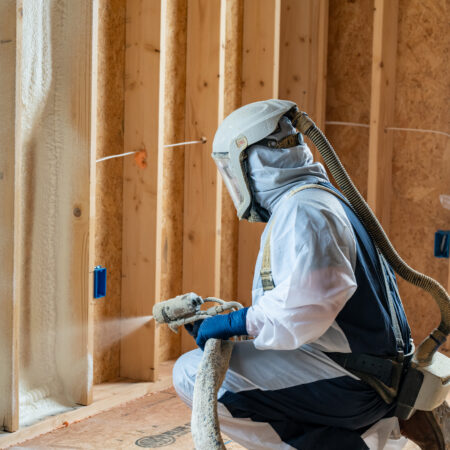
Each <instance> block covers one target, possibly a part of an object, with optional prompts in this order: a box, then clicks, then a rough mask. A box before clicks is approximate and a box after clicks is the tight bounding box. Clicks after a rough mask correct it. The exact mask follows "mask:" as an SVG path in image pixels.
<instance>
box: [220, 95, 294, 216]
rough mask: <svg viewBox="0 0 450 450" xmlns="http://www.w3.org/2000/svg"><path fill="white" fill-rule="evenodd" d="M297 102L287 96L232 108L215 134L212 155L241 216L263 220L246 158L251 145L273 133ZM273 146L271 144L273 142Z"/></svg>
mask: <svg viewBox="0 0 450 450" xmlns="http://www.w3.org/2000/svg"><path fill="white" fill-rule="evenodd" d="M291 110H293V111H297V105H296V104H295V103H294V102H290V101H288V100H275V99H272V100H264V101H261V102H255V103H250V104H248V105H245V106H242V107H241V108H239V109H237V110H236V111H233V112H232V113H231V114H230V115H229V116H228V117H227V118H226V119H225V120H224V121H223V122H222V124H221V125H220V126H219V128H218V130H217V132H216V135H215V136H214V142H213V152H212V157H213V159H214V161H215V163H216V164H217V167H218V168H219V171H220V173H221V175H222V178H223V180H224V182H225V185H226V187H227V189H228V192H229V193H230V195H231V198H232V200H233V203H234V206H235V207H236V210H237V215H238V217H239V219H248V220H249V221H250V222H256V221H261V217H260V216H259V214H258V212H257V211H256V209H255V208H254V205H253V204H252V193H251V189H250V185H249V182H248V177H247V171H246V169H245V160H246V158H247V152H246V151H245V150H246V149H247V148H248V147H249V146H250V145H253V144H255V143H257V142H259V141H261V140H262V139H264V138H266V137H267V136H269V135H270V134H272V133H273V132H274V131H275V130H276V128H277V126H278V122H279V120H280V118H281V117H282V116H283V115H285V114H286V113H288V112H290V111H291ZM271 146H272V145H271Z"/></svg>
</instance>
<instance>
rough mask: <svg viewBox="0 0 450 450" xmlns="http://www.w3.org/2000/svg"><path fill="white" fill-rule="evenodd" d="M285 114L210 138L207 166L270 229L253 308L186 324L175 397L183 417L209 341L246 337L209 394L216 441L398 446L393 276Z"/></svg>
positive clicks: (245, 213)
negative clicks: (187, 345) (214, 394)
mask: <svg viewBox="0 0 450 450" xmlns="http://www.w3.org/2000/svg"><path fill="white" fill-rule="evenodd" d="M295 111H297V109H296V105H295V104H294V103H292V102H289V101H282V100H267V101H262V102H256V103H252V104H249V105H246V106H244V107H242V108H239V109H238V110H236V111H234V112H233V113H232V114H230V115H229V116H228V117H227V118H226V119H225V120H224V121H223V123H222V124H221V125H220V127H219V129H218V131H217V133H216V136H215V138H214V143H213V155H212V156H213V159H214V161H215V162H216V164H217V166H218V169H219V171H220V173H221V175H222V177H223V180H224V182H225V186H226V187H227V189H228V191H229V193H230V196H231V198H232V200H233V202H234V205H235V207H236V210H237V213H238V217H239V219H242V220H248V221H250V222H255V221H259V222H267V226H266V228H265V230H264V232H263V234H262V237H261V246H260V251H259V254H258V258H257V261H256V267H255V272H254V280H253V290H252V306H250V307H248V308H243V309H241V310H238V311H234V312H231V313H230V314H226V315H218V316H215V317H212V318H208V319H206V320H204V321H198V322H196V323H195V324H193V325H190V326H186V327H187V328H188V331H189V332H190V333H191V334H192V335H193V336H194V338H195V339H196V342H197V344H198V346H199V348H198V349H196V350H194V351H191V352H189V353H186V354H184V355H183V356H181V357H180V358H179V359H178V361H177V362H176V364H175V366H174V372H173V381H174V386H175V388H176V391H177V393H178V394H179V396H180V397H181V399H182V400H184V401H185V402H186V403H187V404H188V405H189V406H192V397H193V390H194V383H195V377H196V372H197V368H198V366H199V364H200V362H201V359H202V349H203V347H204V345H205V343H206V341H207V340H208V339H209V338H219V339H228V338H230V337H232V336H240V335H248V336H251V337H253V338H254V339H251V340H244V341H238V342H236V343H235V345H234V347H233V352H232V356H231V360H230V366H229V369H228V371H227V374H226V377H225V380H224V382H223V385H222V387H221V389H220V390H219V394H218V401H219V406H218V414H219V420H220V426H221V430H222V431H223V432H224V433H225V434H226V435H228V436H229V437H230V438H232V439H233V440H234V441H236V442H238V443H240V444H241V445H243V446H244V447H246V448H248V449H292V448H294V449H302V450H308V449H327V450H328V449H353V450H358V449H368V448H370V449H372V448H373V449H382V448H384V447H385V445H386V443H387V442H389V444H390V445H391V447H389V448H392V449H394V448H402V446H403V445H404V443H405V439H404V438H401V437H400V435H399V434H398V431H399V426H398V420H397V418H396V417H395V416H394V412H395V401H393V399H392V392H391V391H390V390H389V388H390V387H391V383H392V382H393V381H392V379H391V378H393V375H392V373H393V372H391V371H390V370H391V368H392V365H395V364H396V367H401V368H402V367H403V366H406V364H407V362H408V359H409V357H410V355H411V351H412V348H413V346H412V341H411V334H410V329H409V326H408V323H407V320H406V316H405V313H404V310H403V306H402V303H401V300H400V297H399V294H398V290H397V284H396V281H395V275H394V273H393V271H392V269H391V268H390V266H389V265H388V264H387V262H386V261H385V260H384V258H383V257H382V256H381V254H379V252H378V251H377V249H376V247H375V246H374V244H373V243H372V240H371V238H370V237H369V235H368V233H367V231H366V230H365V228H364V226H363V225H362V224H361V222H360V221H359V219H358V217H357V216H356V215H355V213H354V212H353V210H352V208H351V207H350V206H349V204H348V203H347V201H346V199H345V198H344V197H343V196H342V195H341V194H340V193H339V192H338V191H336V190H335V189H334V188H333V186H332V185H331V184H330V182H329V179H328V176H327V172H326V170H325V169H324V167H323V166H322V164H321V163H319V162H314V161H313V157H312V153H311V151H310V149H309V148H308V146H307V144H306V143H305V142H304V141H303V137H302V135H301V134H300V133H298V132H297V130H296V129H295V127H294V126H293V124H292V118H293V115H294V113H295ZM305 186H308V188H305ZM302 187H303V188H304V189H301V188H302ZM299 188H300V189H299ZM267 255H268V256H267ZM369 355H372V356H375V359H373V358H372V359H371V356H369ZM387 357H390V358H391V359H388V358H387ZM386 362H387V364H388V365H387V369H386V367H385V365H383V364H384V363H386ZM372 363H373V367H372V369H370V370H364V367H363V366H364V365H370V364H372ZM344 366H345V367H344ZM386 370H387V371H388V373H386ZM355 372H356V373H357V374H355ZM363 379H364V380H363ZM374 379H375V382H376V383H377V382H378V381H381V383H378V385H381V386H382V388H379V387H378V388H377V389H375V388H374V387H373V386H374V383H373V380H374ZM395 433H397V435H395ZM420 438H421V439H422V444H423V445H427V447H423V448H427V449H434V448H436V449H438V448H441V447H439V446H435V445H437V444H435V441H436V439H437V438H436V439H435V438H434V437H433V433H430V429H429V428H427V429H425V430H424V431H423V432H422V436H420ZM440 438H442V437H440Z"/></svg>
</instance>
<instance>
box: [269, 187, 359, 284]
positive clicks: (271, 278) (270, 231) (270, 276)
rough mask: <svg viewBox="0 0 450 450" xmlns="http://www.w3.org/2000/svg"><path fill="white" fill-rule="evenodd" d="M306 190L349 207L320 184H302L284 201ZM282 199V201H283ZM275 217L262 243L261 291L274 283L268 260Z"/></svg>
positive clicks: (340, 197) (341, 197) (337, 194)
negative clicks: (319, 190) (339, 201)
mask: <svg viewBox="0 0 450 450" xmlns="http://www.w3.org/2000/svg"><path fill="white" fill-rule="evenodd" d="M306 189H321V190H322V191H327V192H329V193H330V194H333V195H334V196H335V197H338V198H339V199H340V200H342V201H343V202H345V203H346V204H347V205H348V206H349V207H351V205H350V204H349V203H348V201H347V199H346V198H345V197H344V196H342V195H340V194H339V193H338V192H337V191H334V190H333V189H330V188H328V187H326V186H322V185H320V184H304V185H303V186H299V187H298V188H296V189H293V190H292V191H290V192H289V193H288V194H287V195H286V197H285V198H284V199H288V198H291V197H292V196H293V195H295V194H297V193H298V192H301V191H304V190H306ZM284 199H283V200H284ZM275 219H276V217H274V218H273V219H272V223H271V224H270V227H269V231H268V232H267V236H266V241H265V243H264V250H263V256H262V262H261V270H260V275H261V282H262V287H263V291H264V292H266V291H271V290H272V289H273V288H274V287H275V283H274V282H273V277H272V263H271V260H270V237H271V235H272V228H273V225H274V223H275Z"/></svg>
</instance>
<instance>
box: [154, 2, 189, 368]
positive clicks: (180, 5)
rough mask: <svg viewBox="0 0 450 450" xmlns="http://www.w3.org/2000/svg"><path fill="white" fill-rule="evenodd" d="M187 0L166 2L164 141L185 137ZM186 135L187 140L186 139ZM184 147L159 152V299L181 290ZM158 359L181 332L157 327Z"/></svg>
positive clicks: (174, 349) (173, 353)
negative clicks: (160, 196)
mask: <svg viewBox="0 0 450 450" xmlns="http://www.w3.org/2000/svg"><path fill="white" fill-rule="evenodd" d="M186 14H187V0H168V1H167V5H166V17H165V18H163V20H165V25H164V26H165V27H166V30H167V31H166V42H165V51H166V53H167V56H168V57H167V59H166V66H165V78H166V86H165V93H164V124H165V129H164V143H165V144H173V143H177V142H183V141H184V140H185V115H184V111H185V108H186V89H185V87H186V23H187V15H186ZM190 138H191V137H190V136H188V139H189V140H190ZM183 199H184V147H174V148H167V149H165V150H164V152H163V196H162V203H163V205H162V249H163V250H162V263H161V300H165V299H169V298H173V297H175V296H176V295H179V294H181V293H182V284H183V283H182V281H183V213H184V204H183ZM160 333H161V334H160V346H159V358H160V361H166V360H169V359H173V358H175V357H177V356H178V355H179V354H180V351H181V333H178V334H175V333H173V332H172V331H170V330H169V328H167V327H165V326H163V327H161V329H160Z"/></svg>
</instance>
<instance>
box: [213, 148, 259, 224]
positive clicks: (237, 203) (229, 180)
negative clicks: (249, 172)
mask: <svg viewBox="0 0 450 450" xmlns="http://www.w3.org/2000/svg"><path fill="white" fill-rule="evenodd" d="M236 156H237V155H236ZM212 157H213V160H214V162H215V163H216V165H217V168H218V169H219V172H220V175H221V176H222V179H223V181H224V183H225V187H226V188H227V190H228V192H229V194H230V196H231V199H232V200H233V203H234V207H235V208H236V211H237V213H238V217H239V218H240V219H242V218H246V216H247V213H248V210H249V208H250V201H251V196H250V192H249V188H248V183H247V181H246V179H245V178H244V174H243V169H242V166H241V161H240V159H241V158H240V157H239V158H235V160H232V159H231V158H230V155H229V153H213V154H212Z"/></svg>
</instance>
